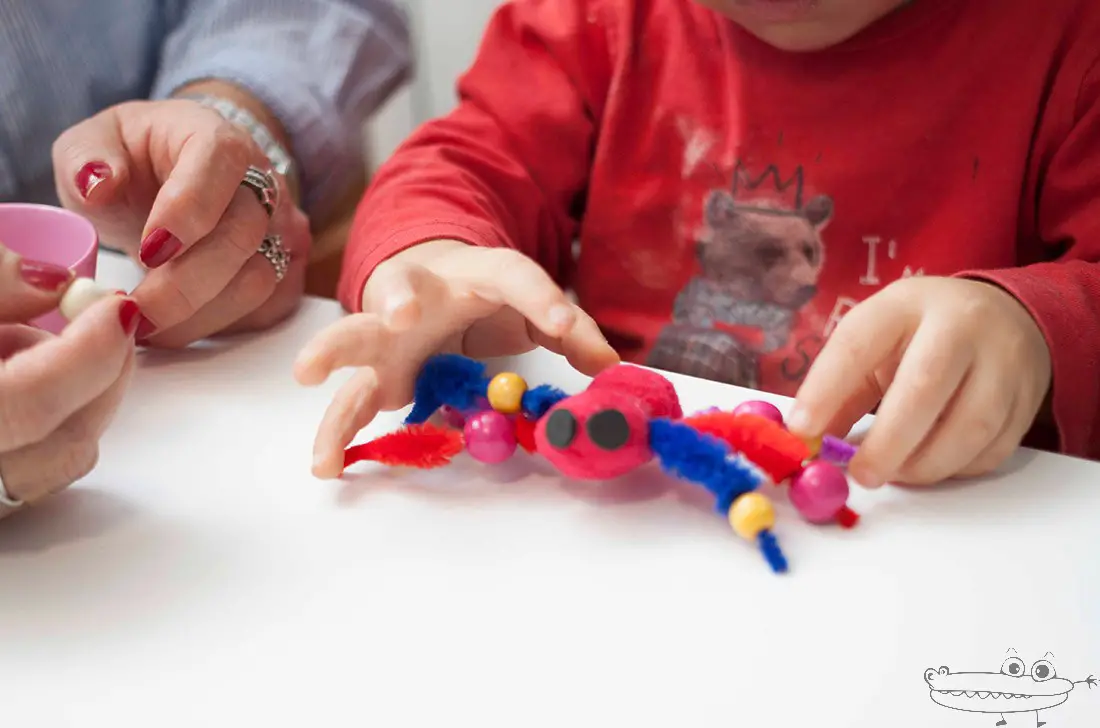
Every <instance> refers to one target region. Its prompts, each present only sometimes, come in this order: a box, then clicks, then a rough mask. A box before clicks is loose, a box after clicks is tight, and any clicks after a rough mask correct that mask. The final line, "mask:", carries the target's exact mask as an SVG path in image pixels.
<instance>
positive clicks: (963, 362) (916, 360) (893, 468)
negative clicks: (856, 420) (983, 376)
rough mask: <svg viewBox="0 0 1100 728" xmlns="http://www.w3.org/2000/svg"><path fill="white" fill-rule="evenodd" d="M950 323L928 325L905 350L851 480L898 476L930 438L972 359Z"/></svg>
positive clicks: (877, 481)
mask: <svg viewBox="0 0 1100 728" xmlns="http://www.w3.org/2000/svg"><path fill="white" fill-rule="evenodd" d="M948 327H949V324H948V325H946V326H945V325H930V324H928V323H925V324H924V325H922V326H921V327H920V328H919V329H918V330H917V333H916V335H915V336H914V337H913V340H912V341H911V342H910V343H909V346H908V347H907V348H906V351H905V355H904V356H903V357H902V360H901V364H900V365H899V366H898V372H897V376H895V377H894V380H893V381H892V382H891V383H890V386H889V388H888V389H887V390H886V394H885V396H883V398H882V404H881V405H880V406H879V409H878V413H877V414H876V415H875V422H874V424H873V425H872V426H871V430H870V432H868V434H867V438H866V439H865V440H864V441H863V443H861V445H860V448H859V453H858V454H857V455H856V457H855V458H854V459H853V460H852V463H851V471H852V475H853V477H855V479H856V480H857V481H859V482H860V483H862V484H864V485H866V486H868V487H876V486H879V485H882V484H883V483H884V482H886V481H887V480H889V479H891V478H893V477H895V476H896V475H897V474H898V473H899V471H900V469H901V466H902V465H903V464H904V463H905V461H906V460H908V459H909V457H910V455H912V453H913V451H914V450H916V449H917V447H918V446H919V445H920V443H921V442H922V441H923V440H924V439H925V437H927V436H928V433H929V431H930V430H931V429H932V428H933V426H935V424H936V421H937V419H938V418H939V417H940V415H941V414H942V413H943V411H944V408H945V407H946V406H947V403H948V402H949V401H950V400H951V398H952V397H953V396H954V394H955V391H956V390H957V389H958V388H959V385H960V383H961V382H962V381H963V378H964V377H965V376H966V375H967V372H968V370H969V369H970V366H971V364H972V363H973V359H972V357H971V356H969V355H964V354H963V353H962V352H965V351H967V348H966V342H956V341H955V339H956V338H957V337H956V336H955V335H953V332H952V331H951V330H950V328H948Z"/></svg>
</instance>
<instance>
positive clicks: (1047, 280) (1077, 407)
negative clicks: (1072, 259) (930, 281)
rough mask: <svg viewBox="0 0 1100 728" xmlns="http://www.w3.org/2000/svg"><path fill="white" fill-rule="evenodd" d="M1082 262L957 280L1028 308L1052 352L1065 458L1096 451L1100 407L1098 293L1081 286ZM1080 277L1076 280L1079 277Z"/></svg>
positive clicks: (978, 274) (965, 275)
mask: <svg viewBox="0 0 1100 728" xmlns="http://www.w3.org/2000/svg"><path fill="white" fill-rule="evenodd" d="M1080 265H1084V264H1082V263H1079V262H1078V263H1045V264H1038V265H1033V266H1028V267H1024V268H1011V269H1005V270H995V271H969V272H965V273H960V274H958V275H957V276H956V277H959V278H969V279H972V280H981V281H985V282H987V283H992V284H994V285H996V286H999V287H1000V288H1002V289H1004V290H1005V291H1007V292H1008V293H1010V294H1011V295H1012V296H1014V297H1015V298H1016V299H1017V300H1018V301H1019V302H1020V303H1021V304H1022V305H1023V306H1024V308H1025V309H1027V311H1028V313H1030V314H1031V317H1032V318H1033V319H1034V320H1035V323H1036V324H1037V325H1038V326H1039V330H1040V331H1041V332H1042V334H1043V337H1044V338H1045V339H1046V342H1047V346H1048V347H1049V349H1050V355H1051V366H1052V373H1053V377H1052V381H1053V410H1054V421H1055V423H1056V425H1057V428H1058V449H1059V451H1060V452H1062V453H1064V454H1066V455H1072V456H1075V457H1090V456H1091V454H1092V452H1094V451H1095V450H1096V445H1095V444H1094V442H1093V440H1094V439H1095V438H1096V437H1097V435H1098V434H1100V433H1097V432H1096V429H1097V420H1098V415H1097V409H1098V407H1100V353H1098V350H1097V347H1096V338H1095V337H1096V334H1097V329H1098V327H1100V320H1098V319H1097V316H1096V315H1095V313H1096V312H1095V311H1094V310H1093V306H1091V305H1090V304H1089V300H1090V299H1091V300H1095V298H1093V297H1094V296H1096V294H1097V293H1098V291H1092V290H1086V289H1085V288H1083V287H1082V278H1084V279H1086V280H1088V279H1091V278H1092V276H1082V275H1081V272H1080V271H1076V270H1069V269H1072V268H1076V267H1077V266H1080ZM1075 273H1076V275H1075Z"/></svg>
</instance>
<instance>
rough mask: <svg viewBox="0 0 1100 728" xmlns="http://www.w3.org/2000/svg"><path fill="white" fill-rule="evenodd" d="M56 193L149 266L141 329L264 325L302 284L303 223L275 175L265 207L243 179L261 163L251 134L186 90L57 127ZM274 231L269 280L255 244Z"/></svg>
mask: <svg viewBox="0 0 1100 728" xmlns="http://www.w3.org/2000/svg"><path fill="white" fill-rule="evenodd" d="M53 159H54V170H55V177H56V179H57V187H58V195H59V197H60V199H61V201H62V203H63V204H64V205H65V206H66V207H68V208H69V209H72V210H75V211H77V212H79V213H81V214H82V215H84V216H85V217H87V218H89V219H90V220H91V221H92V222H93V223H94V224H95V226H96V228H97V230H98V231H99V233H100V236H101V239H102V240H103V241H104V242H105V243H107V244H109V245H112V246H115V247H119V248H121V249H123V250H125V251H126V252H128V253H129V254H130V255H132V256H133V257H134V258H136V259H138V260H139V261H140V262H141V263H142V265H144V267H145V268H146V269H147V270H148V271H149V272H148V275H147V276H146V278H145V280H144V281H143V282H142V284H141V285H140V286H138V288H137V289H136V290H135V291H134V292H133V296H134V299H135V300H136V301H137V302H138V304H139V305H140V306H141V309H142V313H143V314H144V316H145V319H146V321H145V322H143V323H142V326H141V329H140V330H139V331H138V334H137V336H138V339H139V341H142V342H148V343H151V344H153V345H157V346H165V347H182V346H186V345H187V344H190V343H192V342H194V341H197V340H199V339H203V338H206V337H208V336H211V335H214V334H217V333H220V332H227V333H228V332H234V331H241V330H250V329H258V328H265V327H268V326H270V325H272V324H274V323H276V322H278V321H280V320H281V319H283V318H285V317H286V316H288V315H289V314H290V313H291V312H293V310H294V309H295V307H296V306H297V305H298V303H299V302H300V300H301V298H302V294H303V291H304V288H305V267H306V262H307V259H308V256H309V250H310V245H311V238H310V233H309V224H308V221H307V220H306V217H305V215H304V213H303V212H302V211H301V210H300V209H299V208H298V207H297V205H296V204H295V202H294V200H293V199H292V197H291V194H290V192H289V191H288V188H287V184H286V180H284V179H282V178H281V177H278V176H277V175H276V182H277V185H278V187H279V204H278V206H277V207H276V208H275V212H274V215H273V216H272V217H271V219H269V218H268V214H267V211H266V210H265V208H264V206H263V205H262V204H261V203H260V201H259V199H258V198H257V195H256V194H255V193H254V192H253V191H251V190H250V189H248V188H246V187H243V186H242V185H241V182H242V180H243V179H244V176H245V172H246V170H247V169H248V167H249V166H255V167H257V168H259V169H262V170H266V169H268V168H269V167H270V162H269V161H268V160H267V158H266V157H265V156H264V154H263V152H262V151H261V149H260V148H259V147H258V146H257V144H256V143H255V142H254V141H253V140H252V138H251V137H250V136H249V135H248V134H247V133H246V132H245V131H243V130H242V129H240V128H238V127H237V126H236V125H234V124H232V123H230V122H228V121H226V120H225V119H223V118H222V116H221V115H219V114H218V113H217V112H215V111H213V110H211V109H208V108H206V107H205V106H203V105H201V104H199V103H198V102H196V101H193V100H187V99H173V100H167V101H139V102H130V103H123V104H119V105H118V106H114V107H112V108H109V109H107V110H106V111H103V112H102V113H100V114H98V115H96V116H94V117H92V118H90V119H88V120H86V121H84V122H82V123H80V124H77V125H76V126H74V127H72V128H71V129H69V130H68V131H66V132H65V133H63V134H62V135H61V136H60V137H59V138H58V139H57V141H56V142H55V144H54V148H53ZM267 234H277V235H279V236H281V239H282V247H283V249H284V250H285V251H286V252H287V253H289V254H290V256H291V262H290V267H289V270H288V271H287V273H286V277H285V278H284V279H283V280H282V281H281V282H278V283H277V282H276V272H275V268H274V266H273V265H272V264H271V263H270V262H269V261H268V260H267V259H265V258H264V257H263V256H261V255H258V254H257V250H258V249H259V247H260V244H261V242H262V240H263V238H264V236H265V235H267Z"/></svg>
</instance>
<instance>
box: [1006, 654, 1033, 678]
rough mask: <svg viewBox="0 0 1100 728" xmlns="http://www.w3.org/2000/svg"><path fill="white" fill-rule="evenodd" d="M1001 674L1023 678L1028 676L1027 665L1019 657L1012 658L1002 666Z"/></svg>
mask: <svg viewBox="0 0 1100 728" xmlns="http://www.w3.org/2000/svg"><path fill="white" fill-rule="evenodd" d="M1001 674H1003V675H1009V676H1010V677H1021V676H1023V675H1026V674H1027V665H1025V664H1024V661H1023V660H1021V659H1020V658H1019V657H1010V658H1008V659H1007V660H1005V661H1004V663H1003V664H1002V665H1001Z"/></svg>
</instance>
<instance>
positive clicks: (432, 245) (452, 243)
mask: <svg viewBox="0 0 1100 728" xmlns="http://www.w3.org/2000/svg"><path fill="white" fill-rule="evenodd" d="M470 245H471V244H470V243H466V242H463V241H461V240H451V239H440V240H425V241H424V242H422V243H417V244H416V245H410V246H409V247H407V248H405V249H403V250H399V251H398V252H396V253H394V254H393V255H391V256H390V257H388V258H386V259H385V260H384V261H382V262H381V263H379V264H378V265H377V266H376V267H375V268H374V270H372V271H371V272H370V275H368V276H367V278H366V280H364V281H363V286H362V288H361V289H360V291H359V309H360V310H361V311H362V310H366V303H367V288H368V287H369V286H370V282H371V280H372V279H373V278H374V276H376V275H378V269H379V268H385V267H386V264H387V263H397V264H399V265H414V266H415V265H419V266H422V265H427V264H428V263H430V262H432V261H435V260H438V259H439V258H441V257H444V256H446V255H448V254H449V253H453V252H455V251H458V250H465V249H466V248H469V247H470Z"/></svg>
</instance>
